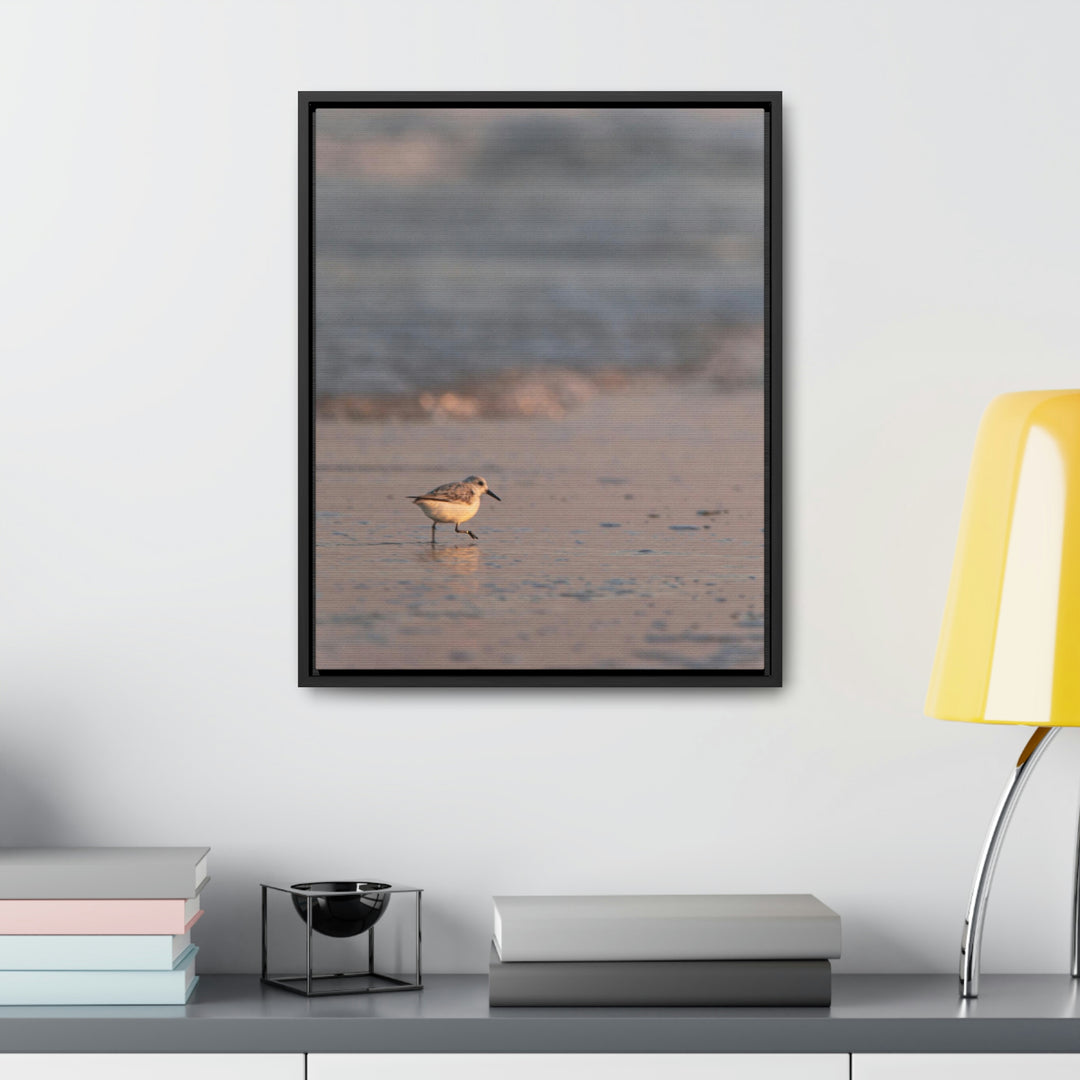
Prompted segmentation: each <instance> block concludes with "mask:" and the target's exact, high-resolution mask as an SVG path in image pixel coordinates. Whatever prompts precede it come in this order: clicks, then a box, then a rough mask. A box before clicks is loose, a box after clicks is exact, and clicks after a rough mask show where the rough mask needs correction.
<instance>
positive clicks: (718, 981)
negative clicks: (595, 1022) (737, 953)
mask: <svg viewBox="0 0 1080 1080" xmlns="http://www.w3.org/2000/svg"><path fill="white" fill-rule="evenodd" d="M488 987H489V995H490V1002H491V1004H492V1005H493V1006H518V1007H523V1006H529V1005H534V1006H568V1007H569V1006H602V1005H609V1006H620V1005H625V1006H669V1005H670V1006H683V1007H693V1006H706V1007H708V1006H746V1007H749V1006H781V1005H783V1006H796V1007H818V1008H825V1007H827V1006H828V1005H829V1004H830V1002H831V1000H832V968H831V965H830V964H829V961H828V960H610V961H609V960H596V961H591V960H585V961H577V962H571V961H553V962H550V963H543V962H541V963H527V962H522V963H504V962H503V961H501V960H500V959H499V957H498V954H497V953H496V952H495V948H494V946H492V949H491V965H490V967H489V970H488Z"/></svg>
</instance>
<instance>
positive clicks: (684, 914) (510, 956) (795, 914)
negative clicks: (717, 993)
mask: <svg viewBox="0 0 1080 1080" xmlns="http://www.w3.org/2000/svg"><path fill="white" fill-rule="evenodd" d="M494 941H495V948H496V951H497V952H498V954H499V958H500V959H501V960H503V961H508V962H514V961H545V960H548V961H551V960H830V959H835V958H836V957H838V956H839V955H840V916H839V915H837V914H836V912H835V911H833V910H832V909H831V908H828V907H826V906H825V905H824V904H823V903H822V902H821V901H820V900H818V899H817V898H816V897H814V896H811V895H809V894H808V893H781V894H753V895H714V896H710V895H701V896H698V895H687V896H497V897H495V927H494Z"/></svg>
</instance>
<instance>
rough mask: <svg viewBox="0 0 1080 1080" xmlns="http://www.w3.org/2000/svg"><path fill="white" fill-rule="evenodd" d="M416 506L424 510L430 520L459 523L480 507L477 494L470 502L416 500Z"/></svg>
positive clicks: (472, 514)
mask: <svg viewBox="0 0 1080 1080" xmlns="http://www.w3.org/2000/svg"><path fill="white" fill-rule="evenodd" d="M416 505H417V506H419V507H420V509H421V510H423V511H424V513H425V514H427V516H428V517H429V518H431V520H432V521H446V522H450V523H459V524H460V523H461V522H462V521H468V520H469V519H470V518H473V517H476V511H477V510H479V509H480V496H479V495H477V496H476V497H475V498H474V499H473V500H472V502H467V503H462V502H437V501H436V500H434V499H432V500H431V501H430V502H417V504H416Z"/></svg>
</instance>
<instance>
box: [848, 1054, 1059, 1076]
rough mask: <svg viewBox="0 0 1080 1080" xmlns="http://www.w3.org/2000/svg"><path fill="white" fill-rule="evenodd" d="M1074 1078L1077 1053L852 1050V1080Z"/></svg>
mask: <svg viewBox="0 0 1080 1080" xmlns="http://www.w3.org/2000/svg"><path fill="white" fill-rule="evenodd" d="M1021 1077H1022V1078H1023V1080H1077V1077H1080V1055H1077V1054H853V1055H852V1059H851V1080H1018V1078H1021Z"/></svg>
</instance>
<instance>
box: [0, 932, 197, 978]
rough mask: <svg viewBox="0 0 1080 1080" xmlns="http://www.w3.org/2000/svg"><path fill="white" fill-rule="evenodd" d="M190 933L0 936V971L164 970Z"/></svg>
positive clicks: (177, 956) (183, 947)
mask: <svg viewBox="0 0 1080 1080" xmlns="http://www.w3.org/2000/svg"><path fill="white" fill-rule="evenodd" d="M190 944H191V934H190V932H189V933H187V934H122V935H118V934H0V971H168V970H170V969H171V968H172V967H173V966H174V965H175V964H176V962H177V961H178V960H179V959H180V957H181V956H182V955H183V954H184V951H185V950H186V949H187V947H188V946H189V945H190Z"/></svg>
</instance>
